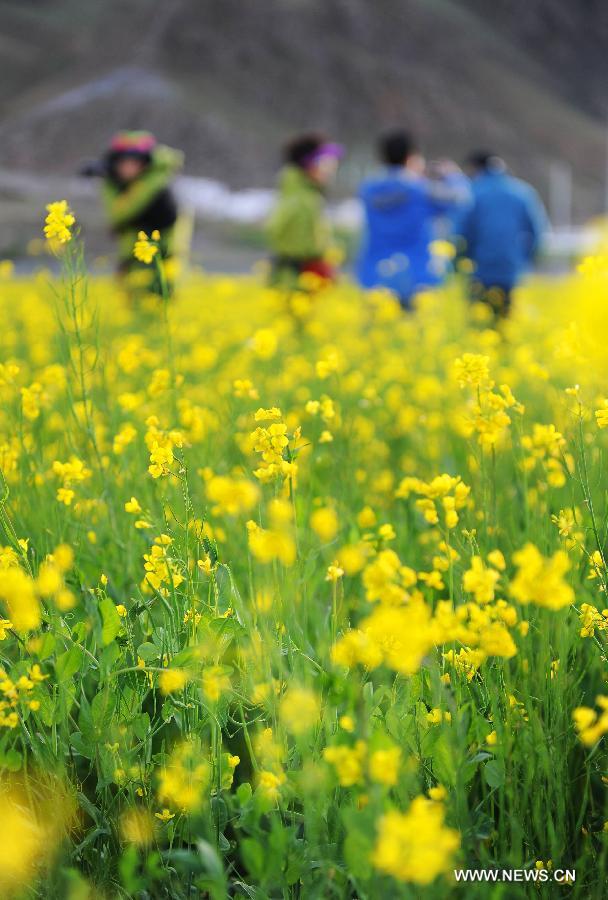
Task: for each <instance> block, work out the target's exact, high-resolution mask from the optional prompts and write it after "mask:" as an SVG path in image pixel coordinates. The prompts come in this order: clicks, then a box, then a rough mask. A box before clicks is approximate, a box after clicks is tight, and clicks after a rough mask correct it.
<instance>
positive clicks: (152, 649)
mask: <svg viewBox="0 0 608 900" xmlns="http://www.w3.org/2000/svg"><path fill="white" fill-rule="evenodd" d="M137 655H138V656H139V657H141V659H143V661H144V662H145V663H150V662H154V661H155V660H157V659H158V657H159V656H160V651H159V649H158V647H156V646H155V645H154V644H151V643H150V642H149V641H146V643H145V644H140V645H139V647H138V648H137Z"/></svg>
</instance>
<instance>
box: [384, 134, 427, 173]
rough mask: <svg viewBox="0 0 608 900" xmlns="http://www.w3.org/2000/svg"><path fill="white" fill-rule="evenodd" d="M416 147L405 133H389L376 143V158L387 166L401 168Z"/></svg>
mask: <svg viewBox="0 0 608 900" xmlns="http://www.w3.org/2000/svg"><path fill="white" fill-rule="evenodd" d="M417 149H418V147H417V145H416V142H415V141H414V139H413V137H412V136H411V134H408V132H407V131H389V132H388V133H387V134H383V135H382V137H381V138H380V140H379V141H378V156H379V157H380V159H381V160H382V162H383V163H386V165H387V166H402V165H403V163H404V162H405V161H406V160H407V158H408V157H409V156H411V155H412V153H415V152H416V151H417Z"/></svg>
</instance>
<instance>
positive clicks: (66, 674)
mask: <svg viewBox="0 0 608 900" xmlns="http://www.w3.org/2000/svg"><path fill="white" fill-rule="evenodd" d="M83 657H84V653H83V652H82V650H81V648H80V647H79V646H78V645H77V644H72V646H71V647H70V649H69V650H66V651H65V653H62V654H61V655H60V656H58V657H57V659H56V660H55V672H56V674H57V680H58V681H68V680H69V679H70V678H72V677H73V676H74V675H75V674H76V672H77V671H78V670H79V669H80V666H81V665H82V660H83Z"/></svg>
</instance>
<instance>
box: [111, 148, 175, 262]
mask: <svg viewBox="0 0 608 900" xmlns="http://www.w3.org/2000/svg"><path fill="white" fill-rule="evenodd" d="M183 162H184V154H183V153H182V152H181V150H173V149H172V148H171V147H164V146H162V145H160V146H158V147H156V148H155V149H154V151H153V153H152V160H151V162H150V164H149V165H148V166H147V167H146V169H145V170H144V171H143V172H142V174H141V175H140V176H139V177H138V178H136V179H135V180H134V181H133V182H131V184H129V185H128V187H126V188H125V189H124V190H121V189H120V187H119V186H118V185H117V184H116V182H115V181H113V180H112V179H110V178H106V179H105V181H104V183H103V187H102V198H103V203H104V206H105V210H106V215H107V217H108V221H109V223H110V227H111V228H112V231H114V232H115V233H116V234H117V236H118V256H119V259H120V261H121V262H122V263H127V262H129V261H130V260H132V259H133V245H134V244H135V241H136V239H137V232H138V228H137V225H136V224H131V223H136V222H137V219H138V217H139V216H141V215H142V214H143V213H145V211H146V209H147V208H148V207H149V206H150V204H151V203H152V201H153V200H154V198H155V197H156V196H157V195H158V194H159V193H160V192H161V191H162V190H164V189H165V188H168V187H169V185H170V184H171V182H172V181H173V179H174V177H175V176H176V174H177V173H178V172H179V170H180V169H181V167H182V166H183ZM173 233H174V226H173V227H172V228H170V229H168V230H165V233H163V234H162V235H161V239H162V244H163V251H164V253H165V254H166V255H170V254H171V252H172V243H173Z"/></svg>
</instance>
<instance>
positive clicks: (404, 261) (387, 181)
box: [357, 131, 469, 309]
mask: <svg viewBox="0 0 608 900" xmlns="http://www.w3.org/2000/svg"><path fill="white" fill-rule="evenodd" d="M378 155H379V158H380V162H381V163H382V165H383V167H384V170H383V171H382V172H381V173H380V174H379V175H377V176H375V177H372V178H370V179H368V180H366V181H364V182H363V184H362V185H361V188H360V190H359V197H360V199H361V201H362V203H363V208H364V213H365V232H364V236H363V242H362V247H361V251H360V254H359V259H358V262H357V277H358V280H359V282H360V284H361V285H362V286H363V287H365V288H374V287H385V288H388V289H389V290H390V291H392V292H393V293H394V294H396V295H397V297H398V298H399V301H400V303H401V305H402V306H403V307H404V308H405V309H408V308H409V307H410V306H411V301H412V297H413V296H414V295H415V294H417V293H419V292H420V291H423V290H425V289H427V288H430V287H433V286H434V285H437V284H439V283H440V282H441V281H442V279H443V277H444V272H445V264H444V261H443V260H442V259H440V258H439V257H438V256H437V255H436V254H435V253H434V252H433V249H434V248H433V241H434V240H435V238H436V237H437V236H438V234H437V223H438V219H439V218H440V217H441V216H446V215H448V214H450V212H451V211H452V210H454V209H455V208H456V207H458V206H459V205H462V204H465V203H466V202H467V200H468V196H469V194H468V186H467V179H466V178H465V176H464V175H463V173H462V172H461V171H460V169H458V167H457V166H455V165H454V164H453V163H449V164H448V163H447V162H446V161H442V163H437V164H435V167H434V171H433V173H432V174H433V177H428V174H427V169H426V163H425V159H424V157H423V156H422V154H421V153H420V151H419V149H418V146H417V144H416V142H415V141H414V139H413V138H412V136H411V135H410V134H408V133H407V132H406V131H391V132H389V133H388V134H385V135H383V136H382V137H381V138H380V140H379V142H378Z"/></svg>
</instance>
